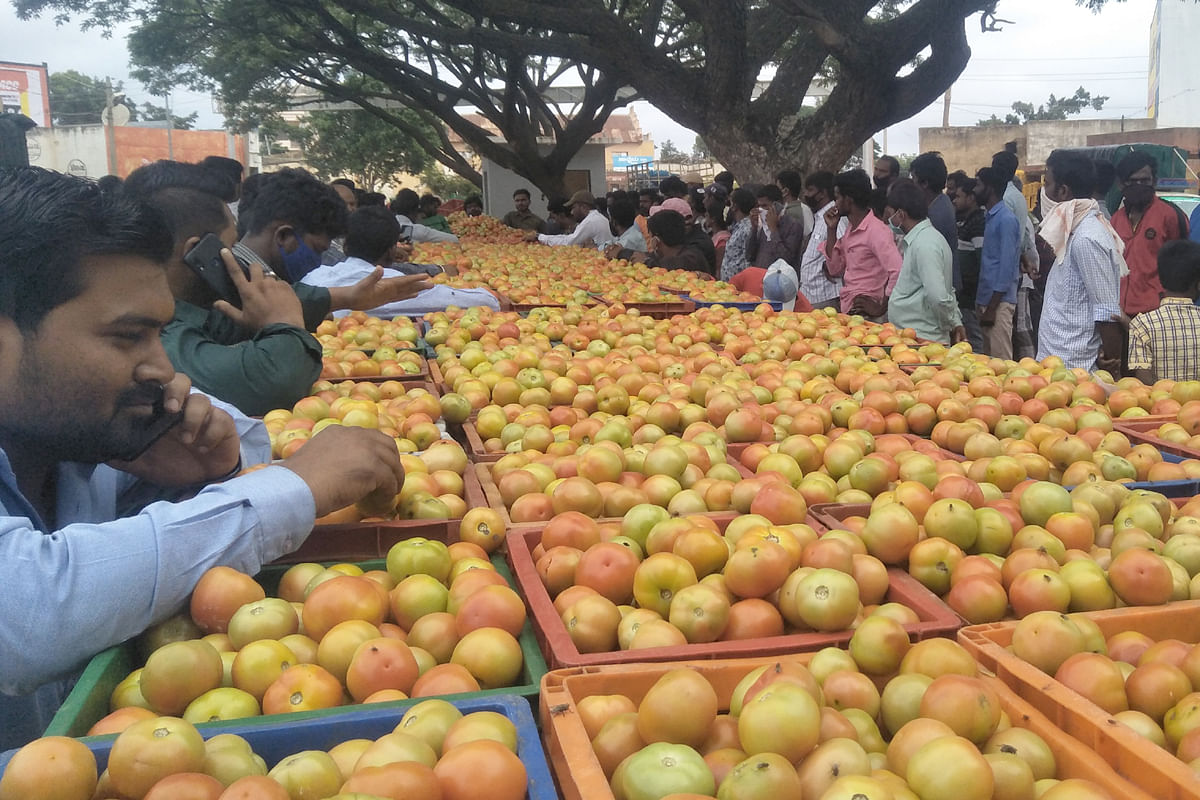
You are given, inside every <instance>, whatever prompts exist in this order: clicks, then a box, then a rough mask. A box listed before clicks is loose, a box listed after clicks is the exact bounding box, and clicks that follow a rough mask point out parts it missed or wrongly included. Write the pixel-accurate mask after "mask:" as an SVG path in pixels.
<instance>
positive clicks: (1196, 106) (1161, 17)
mask: <svg viewBox="0 0 1200 800" xmlns="http://www.w3.org/2000/svg"><path fill="white" fill-rule="evenodd" d="M1156 36H1157V38H1155V37H1156ZM1197 41H1200V11H1198V10H1197V9H1196V7H1195V4H1194V3H1192V2H1189V1H1188V0H1158V4H1157V6H1156V9H1155V20H1154V22H1153V23H1152V24H1151V41H1150V75H1149V91H1150V98H1149V102H1150V107H1151V109H1152V110H1153V111H1156V112H1157V118H1158V124H1159V127H1164V128H1165V127H1172V126H1180V127H1183V126H1191V125H1200V79H1198V78H1197V70H1196V50H1195V48H1196V42H1197Z"/></svg>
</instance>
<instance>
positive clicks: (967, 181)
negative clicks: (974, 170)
mask: <svg viewBox="0 0 1200 800" xmlns="http://www.w3.org/2000/svg"><path fill="white" fill-rule="evenodd" d="M988 169H991V167H988ZM963 175H964V177H962V178H959V179H958V181H957V186H956V187H955V191H956V192H966V193H967V194H968V195H970V196H971V197H974V196H975V183H976V181H975V179H974V178H972V177H970V176H967V174H966V173H965V172H964V173H963Z"/></svg>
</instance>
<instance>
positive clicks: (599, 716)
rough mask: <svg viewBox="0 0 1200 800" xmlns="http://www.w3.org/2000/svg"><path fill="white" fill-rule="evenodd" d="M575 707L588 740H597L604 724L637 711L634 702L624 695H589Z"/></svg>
mask: <svg viewBox="0 0 1200 800" xmlns="http://www.w3.org/2000/svg"><path fill="white" fill-rule="evenodd" d="M575 706H576V709H575V710H576V711H577V712H578V713H579V721H580V722H582V723H583V729H584V731H585V732H586V733H587V736H588V739H594V738H596V734H598V733H599V732H600V729H601V728H603V727H604V724H605V723H606V722H608V721H609V720H610V719H612V718H613V717H615V716H617V715H619V714H628V713H630V712H636V711H637V706H635V705H634V704H633V701H632V700H630V699H629V698H628V697H626V696H625V695H623V694H593V695H588V696H587V697H584V698H581V699H580V700H579V702H577V703H576V704H575Z"/></svg>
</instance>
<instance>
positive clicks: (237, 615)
mask: <svg viewBox="0 0 1200 800" xmlns="http://www.w3.org/2000/svg"><path fill="white" fill-rule="evenodd" d="M299 629H300V618H299V617H297V616H296V610H295V609H294V608H293V607H292V604H291V603H289V602H288V601H287V600H281V599H279V598H278V597H266V598H263V599H262V600H255V601H254V602H251V603H246V604H245V605H244V606H242V607H241V608H239V609H238V610H237V611H235V612H233V616H232V617H231V618H230V620H229V629H228V635H229V643H230V644H231V645H232V646H233V649H235V650H240V649H241V648H243V647H245V646H246V645H247V644H249V643H250V642H254V641H258V640H259V639H282V638H283V637H284V636H289V635H291V634H293V633H296V632H297V631H298V630H299Z"/></svg>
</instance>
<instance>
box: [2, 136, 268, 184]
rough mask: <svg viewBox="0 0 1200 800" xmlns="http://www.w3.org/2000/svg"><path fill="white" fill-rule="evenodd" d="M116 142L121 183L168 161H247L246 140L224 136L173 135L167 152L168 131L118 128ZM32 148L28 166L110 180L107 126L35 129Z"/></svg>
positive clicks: (118, 173)
mask: <svg viewBox="0 0 1200 800" xmlns="http://www.w3.org/2000/svg"><path fill="white" fill-rule="evenodd" d="M113 132H114V133H115V138H116V143H117V171H116V174H117V175H119V176H121V177H122V178H123V177H125V176H126V175H128V174H129V173H130V172H132V171H133V170H135V169H137V168H138V167H140V166H142V165H143V164H148V163H150V162H152V161H157V160H159V159H163V158H167V154H168V152H170V153H171V154H172V155H173V157H174V158H175V160H176V161H190V162H196V161H199V160H201V159H202V158H204V157H205V156H210V155H217V156H227V157H229V158H236V159H238V160H239V161H241V162H242V163H243V164H245V163H246V162H247V161H248V152H247V145H246V139H245V137H243V136H232V135H230V134H227V133H226V132H225V131H171V148H170V150H168V148H167V130H166V129H165V128H139V127H131V126H124V125H118V126H116V127H114V128H113ZM25 139H26V141H27V142H28V143H29V163H30V164H32V165H34V166H38V167H45V168H46V169H52V170H56V171H58V172H67V173H71V174H73V175H80V176H82V177H88V178H98V177H100V176H101V175H107V174H108V173H109V169H108V147H107V129H106V128H105V126H103V125H60V126H56V127H54V128H34V129H33V130H31V131H29V132H28V133H27V134H26V135H25Z"/></svg>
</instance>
